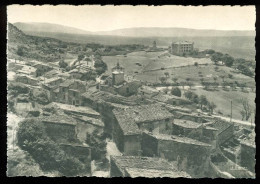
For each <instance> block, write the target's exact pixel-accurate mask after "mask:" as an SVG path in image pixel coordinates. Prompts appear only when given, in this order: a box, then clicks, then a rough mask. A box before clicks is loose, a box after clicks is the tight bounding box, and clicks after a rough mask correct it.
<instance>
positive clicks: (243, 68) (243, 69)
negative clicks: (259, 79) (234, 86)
mask: <svg viewBox="0 0 260 184" xmlns="http://www.w3.org/2000/svg"><path fill="white" fill-rule="evenodd" d="M237 69H238V70H240V71H241V72H242V74H244V75H247V76H249V77H252V76H253V75H254V73H253V72H252V71H251V70H250V69H249V68H248V67H247V66H246V65H244V64H239V65H238V66H237Z"/></svg>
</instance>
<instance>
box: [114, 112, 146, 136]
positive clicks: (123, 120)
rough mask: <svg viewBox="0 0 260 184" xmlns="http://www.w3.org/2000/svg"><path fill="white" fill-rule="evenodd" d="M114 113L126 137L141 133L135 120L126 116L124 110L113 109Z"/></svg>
mask: <svg viewBox="0 0 260 184" xmlns="http://www.w3.org/2000/svg"><path fill="white" fill-rule="evenodd" d="M113 113H114V115H115V117H116V119H117V121H118V124H119V126H120V127H121V129H122V131H123V134H124V135H136V134H140V133H141V131H140V130H139V128H138V126H137V124H136V123H135V122H134V120H133V119H132V118H131V117H129V116H127V115H125V114H124V110H123V109H120V110H119V109H113Z"/></svg>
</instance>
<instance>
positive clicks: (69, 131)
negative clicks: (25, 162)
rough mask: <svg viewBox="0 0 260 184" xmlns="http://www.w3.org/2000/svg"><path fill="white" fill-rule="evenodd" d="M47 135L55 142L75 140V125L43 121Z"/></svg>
mask: <svg viewBox="0 0 260 184" xmlns="http://www.w3.org/2000/svg"><path fill="white" fill-rule="evenodd" d="M43 123H44V125H45V128H46V132H47V134H48V135H49V136H50V137H51V138H53V139H55V140H68V141H71V140H75V139H76V132H75V125H70V124H60V123H51V122H46V121H43Z"/></svg>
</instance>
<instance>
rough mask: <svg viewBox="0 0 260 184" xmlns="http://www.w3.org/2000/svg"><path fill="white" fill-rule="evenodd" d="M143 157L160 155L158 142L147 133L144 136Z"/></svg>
mask: <svg viewBox="0 0 260 184" xmlns="http://www.w3.org/2000/svg"><path fill="white" fill-rule="evenodd" d="M142 155H143V156H148V157H154V156H156V155H158V140H157V139H156V138H154V137H152V136H150V135H147V134H146V133H143V134H142Z"/></svg>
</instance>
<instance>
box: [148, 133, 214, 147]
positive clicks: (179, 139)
mask: <svg viewBox="0 0 260 184" xmlns="http://www.w3.org/2000/svg"><path fill="white" fill-rule="evenodd" d="M147 134H149V135H150V136H152V137H154V138H156V139H158V140H168V141H174V142H179V143H184V144H193V145H198V146H206V147H210V146H211V145H209V144H206V143H203V142H200V141H197V140H194V139H191V138H187V137H179V136H175V135H168V134H151V133H148V132H147Z"/></svg>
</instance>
